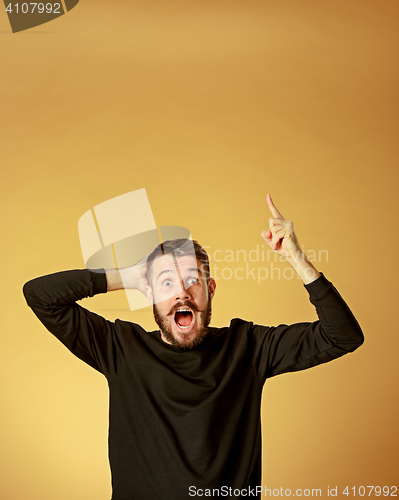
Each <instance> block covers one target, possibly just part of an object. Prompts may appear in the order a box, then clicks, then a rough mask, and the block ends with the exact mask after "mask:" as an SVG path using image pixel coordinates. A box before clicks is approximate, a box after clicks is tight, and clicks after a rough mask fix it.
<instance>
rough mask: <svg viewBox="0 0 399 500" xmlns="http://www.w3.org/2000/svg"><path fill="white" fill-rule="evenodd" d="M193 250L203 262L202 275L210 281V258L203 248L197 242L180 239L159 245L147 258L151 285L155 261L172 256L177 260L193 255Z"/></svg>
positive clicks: (148, 276)
mask: <svg viewBox="0 0 399 500" xmlns="http://www.w3.org/2000/svg"><path fill="white" fill-rule="evenodd" d="M193 249H194V252H195V257H196V259H197V261H199V262H201V264H202V265H201V273H202V275H205V278H206V281H207V282H208V281H209V277H210V273H209V257H208V254H207V253H206V251H205V250H204V249H203V248H202V246H201V245H200V244H199V243H198V241H195V240H189V239H186V238H179V239H177V240H167V241H164V242H163V243H161V244H160V245H158V246H157V247H156V248H155V250H153V251H152V252H151V253H150V254H149V256H148V257H147V280H148V283H150V284H151V280H152V274H153V264H154V260H155V259H156V258H158V257H162V256H163V255H170V254H172V255H173V256H174V257H175V258H178V257H183V255H193Z"/></svg>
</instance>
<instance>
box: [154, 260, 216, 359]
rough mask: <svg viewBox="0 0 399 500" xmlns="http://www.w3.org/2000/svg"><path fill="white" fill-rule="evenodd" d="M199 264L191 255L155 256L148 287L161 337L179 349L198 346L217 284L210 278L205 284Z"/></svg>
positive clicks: (201, 339) (204, 332)
mask: <svg viewBox="0 0 399 500" xmlns="http://www.w3.org/2000/svg"><path fill="white" fill-rule="evenodd" d="M200 264H201V263H199V262H198V261H197V259H196V258H195V257H194V256H192V255H184V256H182V257H178V258H177V259H175V258H174V257H173V256H172V255H163V256H162V257H158V258H156V259H155V260H154V262H153V268H152V283H151V286H148V287H147V296H148V298H149V300H150V301H151V302H152V303H153V309H154V318H155V321H156V322H157V324H158V326H159V327H160V329H161V336H162V339H163V340H164V341H165V342H167V343H169V344H173V345H176V346H178V347H181V348H182V349H191V348H193V347H195V346H197V345H199V344H200V343H201V342H202V341H203V340H204V338H205V337H206V335H207V326H208V325H209V321H210V316H211V300H212V298H213V295H214V292H215V287H216V283H215V281H214V279H213V278H210V279H209V282H208V283H207V280H206V276H205V274H204V273H203V272H202V271H201V265H200Z"/></svg>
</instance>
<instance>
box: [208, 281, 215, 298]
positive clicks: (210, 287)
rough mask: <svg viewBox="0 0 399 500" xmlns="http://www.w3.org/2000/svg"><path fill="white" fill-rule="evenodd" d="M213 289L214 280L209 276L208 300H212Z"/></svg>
mask: <svg viewBox="0 0 399 500" xmlns="http://www.w3.org/2000/svg"><path fill="white" fill-rule="evenodd" d="M215 289H216V281H215V280H214V279H213V278H209V283H208V293H209V298H210V300H212V299H213V296H214V295H215Z"/></svg>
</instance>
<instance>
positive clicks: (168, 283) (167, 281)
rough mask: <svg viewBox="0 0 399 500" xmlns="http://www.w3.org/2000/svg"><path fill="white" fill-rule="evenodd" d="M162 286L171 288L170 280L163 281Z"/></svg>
mask: <svg viewBox="0 0 399 500" xmlns="http://www.w3.org/2000/svg"><path fill="white" fill-rule="evenodd" d="M162 284H163V286H171V285H172V282H171V281H170V280H165V281H164V282H163V283H162Z"/></svg>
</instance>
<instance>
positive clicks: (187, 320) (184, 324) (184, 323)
mask: <svg viewBox="0 0 399 500" xmlns="http://www.w3.org/2000/svg"><path fill="white" fill-rule="evenodd" d="M174 320H175V323H176V325H177V326H178V328H179V329H180V330H189V329H190V328H191V327H192V326H193V324H194V314H193V312H192V310H191V309H190V308H188V307H179V308H178V309H177V311H176V312H175V316H174Z"/></svg>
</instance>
